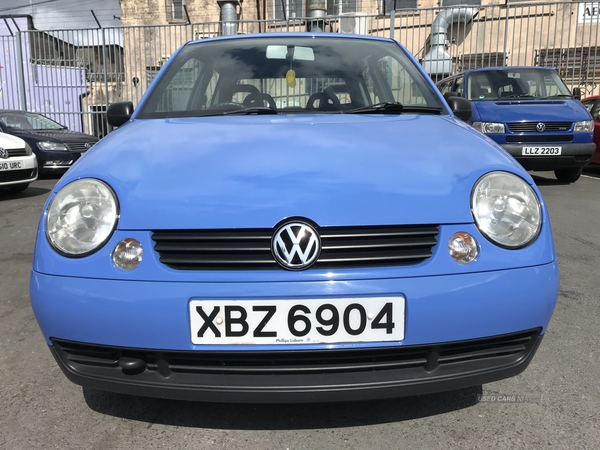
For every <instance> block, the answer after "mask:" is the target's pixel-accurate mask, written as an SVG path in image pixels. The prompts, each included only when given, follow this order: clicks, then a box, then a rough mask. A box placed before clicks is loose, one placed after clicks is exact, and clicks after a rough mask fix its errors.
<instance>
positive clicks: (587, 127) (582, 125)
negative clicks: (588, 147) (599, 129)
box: [574, 120, 594, 133]
mask: <svg viewBox="0 0 600 450" xmlns="http://www.w3.org/2000/svg"><path fill="white" fill-rule="evenodd" d="M574 131H575V132H576V133H577V132H581V131H588V132H589V131H594V121H593V120H584V121H583V122H575V129H574Z"/></svg>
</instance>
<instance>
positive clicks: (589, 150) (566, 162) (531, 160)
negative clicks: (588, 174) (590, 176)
mask: <svg viewBox="0 0 600 450" xmlns="http://www.w3.org/2000/svg"><path fill="white" fill-rule="evenodd" d="M536 146H538V147H562V152H561V153H562V154H561V156H542V155H539V156H523V155H522V152H523V147H536ZM501 147H502V148H503V149H504V150H506V151H507V152H508V153H510V154H511V155H512V156H513V157H514V158H515V159H516V160H517V161H518V162H519V163H520V164H521V165H522V166H523V168H524V169H526V170H555V169H566V168H569V167H583V166H586V165H587V164H589V162H590V161H591V159H592V156H593V154H594V152H595V151H596V144H594V143H593V142H592V143H581V144H580V143H575V144H567V143H563V142H556V143H551V142H548V143H524V144H502V145H501Z"/></svg>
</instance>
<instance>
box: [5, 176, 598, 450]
mask: <svg viewBox="0 0 600 450" xmlns="http://www.w3.org/2000/svg"><path fill="white" fill-rule="evenodd" d="M533 175H534V177H535V181H536V183H537V184H538V186H539V187H540V189H541V191H542V193H543V195H544V198H545V201H546V203H547V205H548V208H549V211H550V217H551V221H552V226H553V230H554V237H555V241H556V248H557V253H558V259H559V264H560V269H561V290H560V298H559V301H558V305H557V307H556V310H555V312H554V316H553V318H552V321H551V323H550V326H549V328H548V331H547V333H546V336H545V338H544V340H543V342H542V345H541V347H540V349H539V351H538V353H537V355H536V356H535V358H534V360H533V362H532V363H531V365H530V366H529V368H528V369H527V370H526V371H525V372H523V373H522V374H521V375H519V376H517V377H514V378H510V379H507V380H503V381H500V382H496V383H490V384H486V385H483V386H478V387H475V388H469V389H465V390H461V391H454V392H448V393H443V394H436V395H427V396H420V397H411V398H402V399H394V400H386V401H373V402H362V403H342V404H324V405H323V404H320V405H246V404H240V405H237V404H209V403H192V402H184V401H169V400H159V399H150V398H140V397H131V396H126V395H117V394H111V393H105V392H100V391H95V390H91V389H83V388H81V387H79V386H77V385H75V384H72V383H71V382H69V381H68V380H67V379H66V378H65V376H64V375H63V374H62V372H61V371H60V369H59V368H58V366H57V364H56V363H55V361H54V359H53V358H52V356H51V354H50V352H49V350H48V348H47V346H46V344H45V342H44V340H43V338H42V335H41V332H40V331H39V329H38V326H37V323H36V321H35V318H34V316H33V312H32V310H31V306H30V303H29V287H28V286H29V271H30V267H31V258H32V251H33V245H34V240H35V232H36V228H37V223H38V220H39V217H40V213H41V211H42V208H43V205H44V202H45V200H46V198H47V196H48V194H49V193H50V190H51V189H52V187H53V185H54V184H55V183H56V181H57V179H56V178H46V179H41V180H38V181H36V182H35V183H33V184H32V186H31V187H30V188H29V189H28V190H27V191H25V192H24V193H23V194H19V195H2V196H0V449H11V450H12V449H138V448H139V449H142V448H143V449H154V448H172V449H245V450H253V449H283V450H286V449H290V450H292V449H385V450H388V449H396V448H397V449H401V448H410V449H482V448H491V449H542V448H556V449H587V448H589V449H598V448H600V375H599V374H600V352H599V350H598V347H599V345H598V343H599V342H598V341H599V340H598V335H599V333H600V326H599V325H600V301H599V300H600V295H599V294H600V287H599V278H600V264H599V261H600V227H599V226H598V222H599V221H600V168H594V169H590V170H587V171H586V173H585V174H584V176H583V177H582V178H581V179H580V180H579V181H578V182H577V183H574V184H564V183H559V182H557V181H556V180H555V179H554V177H553V175H552V174H551V173H546V172H542V173H535V174H533Z"/></svg>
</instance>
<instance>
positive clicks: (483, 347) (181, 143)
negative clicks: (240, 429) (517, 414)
mask: <svg viewBox="0 0 600 450" xmlns="http://www.w3.org/2000/svg"><path fill="white" fill-rule="evenodd" d="M470 114H471V107H470V103H469V102H468V100H466V99H461V98H451V99H449V101H448V103H447V102H446V101H445V100H444V98H443V97H442V96H441V94H440V93H439V91H438V90H437V89H436V87H435V85H434V84H433V83H432V81H431V80H430V79H429V78H428V76H427V74H426V73H425V72H424V71H423V70H422V69H421V68H420V66H419V65H418V63H417V62H416V61H415V59H414V58H413V57H412V56H411V55H410V54H409V53H408V52H407V51H406V50H405V49H404V48H403V47H402V46H400V45H399V44H398V43H397V42H395V41H393V40H390V39H384V38H373V37H364V36H349V35H348V36H340V35H334V34H314V33H296V34H264V35H259V36H255V35H254V36H253V35H246V36H235V37H223V38H215V39H207V40H203V41H199V42H190V43H188V44H186V45H184V46H183V47H182V48H180V49H179V50H178V51H177V53H176V54H174V55H173V56H172V57H171V58H170V60H169V61H168V63H167V64H166V65H165V67H164V68H163V69H162V70H161V72H160V74H159V76H158V77H157V78H156V79H155V80H154V82H153V83H152V85H151V86H150V88H149V89H148V92H147V93H146V94H145V96H144V97H143V99H142V100H141V102H140V103H139V105H137V108H136V110H135V112H134V110H133V105H132V104H131V103H128V102H123V103H116V104H113V105H111V106H110V108H109V111H108V119H109V121H110V123H111V124H112V125H113V126H118V129H117V130H116V131H115V132H113V133H111V134H110V135H109V136H107V137H106V138H105V139H103V140H102V141H101V142H100V143H98V144H97V145H95V146H94V147H93V148H92V149H91V150H90V151H88V152H87V153H86V154H85V155H84V156H83V157H82V158H81V159H80V160H78V161H77V163H76V164H75V165H74V166H73V167H72V168H71V169H70V170H69V171H68V172H67V174H66V175H65V176H63V178H61V180H60V181H59V182H58V183H57V185H56V187H55V189H54V191H53V192H52V194H51V195H50V197H49V199H48V202H47V204H46V206H45V208H44V211H43V215H42V218H41V222H40V225H39V231H38V236H37V242H36V246H35V255H34V261H33V269H32V273H31V301H32V305H33V309H34V312H35V315H36V318H37V321H38V323H39V326H40V328H41V330H42V333H43V335H44V338H45V340H46V342H47V344H48V346H49V348H50V350H51V352H52V354H53V355H54V357H55V358H56V361H57V362H58V364H59V366H60V367H61V369H62V370H63V372H64V373H65V375H66V376H67V377H68V378H69V379H70V380H71V381H73V382H75V383H78V384H80V385H83V386H88V387H91V388H96V389H100V390H107V391H114V392H120V393H126V394H134V395H143V396H153V397H164V398H174V399H184V400H201V401H221V402H323V401H342V400H360V399H376V398H388V397H397V396H406V395H415V394H422V393H431V392H439V391H444V390H451V389H457V388H463V387H467V386H474V385H480V384H482V383H487V382H491V381H495V380H499V379H502V378H506V377H510V376H513V375H516V374H518V373H520V372H521V371H523V370H524V369H525V368H526V367H527V365H528V364H529V363H530V361H531V359H532V358H533V356H534V354H535V352H536V350H537V348H538V346H539V345H540V342H541V340H542V337H543V335H544V333H545V331H546V328H547V326H548V323H549V321H550V317H551V315H552V311H553V309H554V306H555V303H556V300H557V296H558V288H559V272H558V265H557V261H556V255H555V251H554V244H553V239H552V232H551V227H550V221H549V218H548V213H547V211H546V207H545V206H544V202H543V199H542V196H541V195H540V192H539V191H538V189H537V187H536V186H535V184H534V183H533V181H532V179H531V177H530V176H529V175H528V173H527V172H526V171H525V170H524V169H523V168H522V167H521V166H520V165H519V164H518V163H517V162H516V161H515V160H514V159H513V158H512V157H511V156H510V155H508V154H507V153H505V152H504V151H503V150H502V149H501V148H500V147H498V146H496V145H495V144H493V143H492V142H491V141H490V140H488V139H486V138H485V137H484V136H482V135H481V134H480V133H479V132H477V131H476V130H474V129H473V128H472V127H470V126H469V125H467V124H466V123H465V122H464V120H468V118H469V117H470Z"/></svg>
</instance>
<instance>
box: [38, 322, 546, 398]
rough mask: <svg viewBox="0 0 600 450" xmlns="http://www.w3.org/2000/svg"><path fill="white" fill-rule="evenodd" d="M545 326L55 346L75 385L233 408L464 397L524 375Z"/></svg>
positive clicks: (59, 342)
mask: <svg viewBox="0 0 600 450" xmlns="http://www.w3.org/2000/svg"><path fill="white" fill-rule="evenodd" d="M540 333H541V328H537V329H534V330H528V331H523V332H519V333H511V334H506V335H501V336H494V337H490V338H482V339H473V340H465V341H458V342H446V343H439V344H428V345H416V346H396V347H383V348H382V347H377V348H361V349H324V350H301V349H298V350H282V351H168V350H164V351H161V350H150V349H135V348H122V347H109V346H101V345H92V344H84V343H78V342H71V341H64V340H59V339H52V343H53V345H52V346H50V350H51V352H52V354H53V356H54V357H55V359H56V361H57V362H58V364H59V366H60V367H61V369H62V371H63V372H64V373H65V375H66V376H67V378H68V379H69V380H71V381H72V382H74V383H76V384H79V385H81V386H85V387H89V388H93V389H99V390H105V391H112V392H117V393H122V394H132V395H139V396H147V397H158V398H170V399H178V400H195V401H209V402H233V403H244V402H248V403H287V402H298V403H308V402H331V401H349V400H369V399H381V398H393V397H403V396H412V395H420V394H428V393H434V392H442V391H449V390H454V389H462V388H466V387H470V386H478V385H481V384H484V383H489V382H492V381H497V380H501V379H504V378H508V377H512V376H514V375H517V374H519V373H521V372H522V371H523V370H525V368H526V367H527V366H528V365H529V363H530V362H531V359H532V358H533V356H534V354H535V352H536V351H537V348H538V346H539V345H540V342H541V340H542V337H543V336H542V335H541V334H540Z"/></svg>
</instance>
